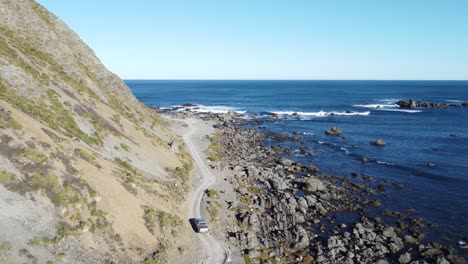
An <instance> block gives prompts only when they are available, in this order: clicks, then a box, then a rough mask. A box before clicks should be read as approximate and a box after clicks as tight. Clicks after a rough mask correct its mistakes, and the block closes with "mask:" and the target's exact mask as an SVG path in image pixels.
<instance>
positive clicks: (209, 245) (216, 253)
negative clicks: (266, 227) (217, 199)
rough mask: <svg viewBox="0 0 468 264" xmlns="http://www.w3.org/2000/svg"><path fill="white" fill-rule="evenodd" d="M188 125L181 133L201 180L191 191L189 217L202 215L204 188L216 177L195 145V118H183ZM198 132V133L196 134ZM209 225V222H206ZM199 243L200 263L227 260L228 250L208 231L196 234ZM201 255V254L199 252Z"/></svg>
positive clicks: (218, 263) (223, 261)
mask: <svg viewBox="0 0 468 264" xmlns="http://www.w3.org/2000/svg"><path fill="white" fill-rule="evenodd" d="M184 121H185V122H186V123H187V124H188V125H189V128H190V129H189V130H188V131H187V132H186V133H185V134H184V135H183V138H184V141H185V144H186V146H187V148H188V151H189V152H190V154H191V155H192V157H193V159H194V161H195V163H194V170H193V171H194V172H195V173H197V172H198V173H200V176H201V181H200V184H199V185H198V187H197V188H196V189H195V190H194V191H193V196H192V204H191V206H190V209H189V212H188V213H189V218H198V217H202V216H201V213H200V208H201V203H202V198H203V194H204V192H205V190H206V189H208V188H210V186H212V185H213V184H215V182H216V177H215V176H214V175H213V174H212V173H211V170H210V169H209V168H208V166H207V164H206V161H205V159H204V157H203V153H202V150H201V149H199V148H197V147H196V144H195V143H194V140H195V138H194V137H197V136H200V135H199V134H200V133H197V132H200V131H197V128H198V126H196V125H194V123H195V122H196V121H195V120H191V119H186V120H184ZM197 134H198V135H197ZM208 226H209V223H208ZM198 237H199V239H200V242H201V245H202V247H203V251H204V252H203V256H201V258H200V260H199V261H201V263H204V264H220V263H227V262H228V261H229V257H230V252H229V250H228V249H227V248H225V247H224V246H223V245H222V244H221V243H220V242H219V241H218V240H216V238H215V237H214V236H212V235H211V234H210V233H205V234H198ZM200 255H201V254H200Z"/></svg>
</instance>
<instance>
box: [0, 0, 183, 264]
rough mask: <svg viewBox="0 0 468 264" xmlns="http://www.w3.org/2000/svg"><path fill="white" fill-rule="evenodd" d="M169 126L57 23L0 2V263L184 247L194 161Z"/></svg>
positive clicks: (29, 4)
mask: <svg viewBox="0 0 468 264" xmlns="http://www.w3.org/2000/svg"><path fill="white" fill-rule="evenodd" d="M166 127H167V121H165V120H164V119H163V118H161V117H160V116H158V115H157V114H156V113H154V112H153V111H151V110H150V109H148V108H147V107H145V106H144V105H143V104H141V103H140V102H139V101H138V100H137V99H136V98H135V97H134V96H133V94H132V93H131V92H130V90H129V89H128V87H127V86H126V85H125V84H124V83H123V82H122V81H121V80H120V79H119V78H118V77H117V76H116V75H114V74H112V73H111V72H109V71H108V70H107V69H106V68H105V67H104V66H103V65H102V64H101V63H100V62H99V60H98V59H97V58H96V56H95V55H94V53H93V51H92V50H91V49H90V48H89V47H88V46H86V44H84V43H83V42H82V41H81V40H80V38H79V37H78V36H77V35H76V34H75V33H74V32H72V31H71V30H70V29H69V28H68V27H67V26H66V25H65V24H64V23H63V22H62V21H60V20H59V19H58V18H57V17H55V16H54V15H52V14H50V13H49V12H48V11H47V10H46V9H44V8H43V7H42V6H40V5H39V4H37V3H35V2H34V1H32V0H15V1H13V0H11V1H8V0H0V208H2V210H1V211H0V262H2V261H4V262H11V263H17V262H37V263H45V262H47V261H51V262H62V261H64V262H72V263H79V262H86V263H90V262H91V263H92V262H96V263H103V262H105V261H114V262H136V261H144V260H146V261H147V262H149V263H151V262H157V261H160V260H164V259H165V256H166V254H167V253H168V252H171V251H174V250H175V248H178V247H183V246H184V245H178V244H177V243H175V242H176V241H180V239H177V236H183V235H184V232H186V231H187V230H184V229H183V228H180V226H181V221H182V217H183V213H182V208H181V207H182V205H181V202H180V197H184V195H185V192H186V191H187V189H188V179H189V177H188V175H189V172H190V169H191V159H190V157H189V155H188V154H187V152H186V151H185V148H184V146H183V144H182V143H181V142H182V141H181V140H180V139H178V138H176V137H174V136H173V135H172V133H171V132H170V131H169V130H168V129H167V128H166ZM176 198H177V199H176Z"/></svg>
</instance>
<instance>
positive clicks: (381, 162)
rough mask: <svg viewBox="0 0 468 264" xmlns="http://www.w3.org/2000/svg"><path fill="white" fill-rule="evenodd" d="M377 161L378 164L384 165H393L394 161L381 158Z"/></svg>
mask: <svg viewBox="0 0 468 264" xmlns="http://www.w3.org/2000/svg"><path fill="white" fill-rule="evenodd" d="M377 163H378V164H384V165H393V163H390V162H386V161H380V160H378V161H377Z"/></svg>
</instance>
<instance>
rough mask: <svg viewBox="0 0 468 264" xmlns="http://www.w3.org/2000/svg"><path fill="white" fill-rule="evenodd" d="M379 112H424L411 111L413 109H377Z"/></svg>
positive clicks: (419, 111) (418, 111)
mask: <svg viewBox="0 0 468 264" xmlns="http://www.w3.org/2000/svg"><path fill="white" fill-rule="evenodd" d="M377 110H379V111H391V112H403V113H412V114H414V113H421V112H422V110H411V109H388V108H387V109H377Z"/></svg>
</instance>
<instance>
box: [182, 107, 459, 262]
mask: <svg viewBox="0 0 468 264" xmlns="http://www.w3.org/2000/svg"><path fill="white" fill-rule="evenodd" d="M176 115H178V117H184V116H187V115H189V116H191V115H194V113H191V112H188V111H182V112H178V113H177V114H176ZM196 115H199V116H200V117H201V118H205V119H210V120H215V121H216V122H217V123H218V125H216V128H217V133H218V136H217V137H216V142H214V143H215V144H217V145H220V146H222V147H221V148H218V151H217V153H216V154H217V155H218V156H219V159H218V160H217V161H215V162H213V167H214V168H218V169H220V170H230V171H231V172H232V174H233V176H234V177H233V178H234V179H235V183H234V186H235V191H236V193H237V196H238V201H239V202H238V204H236V205H233V206H232V209H231V210H234V211H235V216H236V219H237V222H238V225H239V228H238V229H237V230H227V233H228V234H229V237H230V241H231V243H232V244H233V245H234V246H236V247H238V248H240V250H241V252H242V254H243V255H244V259H245V261H246V263H466V260H465V259H464V258H462V257H459V256H455V255H453V254H452V252H453V251H452V249H451V248H449V247H446V246H443V245H440V244H437V243H434V242H430V241H426V240H424V238H425V230H426V229H428V228H430V225H429V224H427V223H426V222H425V221H424V220H423V219H420V218H417V217H414V216H412V215H411V212H404V213H403V212H393V211H388V210H382V209H380V208H379V207H380V201H379V200H378V199H377V198H376V196H377V195H378V194H381V193H383V192H385V190H386V189H388V188H397V189H399V188H403V185H401V184H399V183H396V182H392V181H389V180H375V179H373V178H372V177H370V176H367V175H361V174H358V173H353V174H352V176H353V177H352V178H346V177H340V176H333V175H325V174H322V173H320V171H319V169H318V168H317V167H315V166H314V165H312V164H300V163H298V162H295V161H294V160H291V159H289V155H290V154H291V151H292V150H291V149H288V148H285V147H282V146H281V145H280V144H279V143H283V142H285V141H295V142H297V141H299V140H300V139H298V138H295V137H289V136H285V135H280V134H274V133H260V132H259V130H258V129H256V128H257V127H258V126H260V125H261V122H263V121H259V120H243V119H238V118H236V116H237V115H236V114H235V113H228V114H196ZM249 127H250V128H249ZM267 139H268V141H269V142H272V143H271V144H266V143H265V142H266V141H267ZM275 143H277V144H275ZM358 179H359V180H358ZM363 181H364V182H366V183H367V184H363V183H362V182H363Z"/></svg>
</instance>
